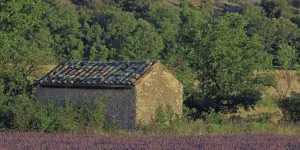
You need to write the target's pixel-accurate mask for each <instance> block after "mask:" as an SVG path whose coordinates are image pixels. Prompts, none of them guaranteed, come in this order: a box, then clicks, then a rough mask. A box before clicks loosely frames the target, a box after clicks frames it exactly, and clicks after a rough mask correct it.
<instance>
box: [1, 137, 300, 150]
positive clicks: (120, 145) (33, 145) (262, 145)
mask: <svg viewBox="0 0 300 150" xmlns="http://www.w3.org/2000/svg"><path fill="white" fill-rule="evenodd" d="M0 149H1V150H6V149H203V150H212V149H216V150H227V149H228V150H234V149H243V150H254V149H255V150H257V149H261V150H267V149H272V150H281V149H290V150H294V149H300V137H297V136H284V135H270V134H267V135H226V136H158V137H137V136H127V137H112V136H92V135H72V134H44V133H0Z"/></svg>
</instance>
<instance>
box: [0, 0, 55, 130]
mask: <svg viewBox="0 0 300 150" xmlns="http://www.w3.org/2000/svg"><path fill="white" fill-rule="evenodd" d="M43 6H44V3H43V2H42V1H39V0H28V1H18V0H17V1H0V18H1V19H0V23H1V27H0V51H1V52H0V85H1V86H0V96H1V98H0V108H1V110H0V127H10V128H13V127H16V126H20V124H19V123H18V122H16V121H15V120H14V118H15V117H21V115H23V116H22V117H24V118H25V117H27V116H25V115H24V112H25V111H26V109H27V108H29V107H28V105H27V104H29V102H30V100H32V99H33V95H32V92H33V90H32V86H31V84H30V80H29V79H28V76H29V75H30V74H31V73H32V72H33V71H35V70H36V69H37V65H38V64H40V63H44V62H45V60H46V59H45V58H46V57H45V51H44V49H39V47H36V42H35V41H34V39H32V38H31V35H32V34H36V33H37V32H41V31H40V30H39V29H40V18H41V16H42V14H43V11H44V7H43ZM49 57H51V56H49Z"/></svg>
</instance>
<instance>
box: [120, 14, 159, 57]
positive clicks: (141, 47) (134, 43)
mask: <svg viewBox="0 0 300 150" xmlns="http://www.w3.org/2000/svg"><path fill="white" fill-rule="evenodd" d="M163 48H164V43H163V40H162V37H161V36H159V34H158V33H157V32H156V31H155V29H154V27H153V26H152V25H151V24H149V23H148V22H147V21H145V20H142V19H139V20H138V24H137V26H136V28H135V31H133V32H132V34H131V35H129V36H127V37H126V38H125V39H124V41H123V42H122V44H121V54H120V55H119V57H121V59H124V60H142V59H158V58H159V54H160V52H161V51H162V50H163Z"/></svg>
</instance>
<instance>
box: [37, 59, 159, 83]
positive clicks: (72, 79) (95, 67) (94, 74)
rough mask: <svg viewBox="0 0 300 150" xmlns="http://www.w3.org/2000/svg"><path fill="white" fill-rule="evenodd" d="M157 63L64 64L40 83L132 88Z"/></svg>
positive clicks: (82, 62) (80, 62)
mask: <svg viewBox="0 0 300 150" xmlns="http://www.w3.org/2000/svg"><path fill="white" fill-rule="evenodd" d="M156 62H157V61H155V60H153V61H149V60H147V61H146V60H145V61H127V62H84V61H79V62H62V63H60V64H59V65H58V66H57V67H56V68H54V69H53V70H51V71H50V72H49V73H48V74H47V75H45V76H44V77H43V78H42V79H40V80H39V82H38V83H39V84H40V85H47V86H51V85H53V86H57V85H64V86H72V85H78V86H82V85H83V86H93V85H100V86H101V85H103V86H105V85H121V86H122V85H123V86H131V85H133V84H134V83H135V81H136V80H137V79H139V78H140V77H141V75H143V74H144V73H145V72H146V71H147V70H148V69H149V68H150V67H151V66H152V65H153V64H155V63H156Z"/></svg>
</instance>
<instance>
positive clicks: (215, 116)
mask: <svg viewBox="0 0 300 150" xmlns="http://www.w3.org/2000/svg"><path fill="white" fill-rule="evenodd" d="M202 116H203V117H204V119H205V121H206V122H207V123H211V124H227V123H228V119H227V118H225V117H224V115H222V114H221V113H216V112H215V111H214V110H211V111H210V112H209V113H202Z"/></svg>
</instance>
